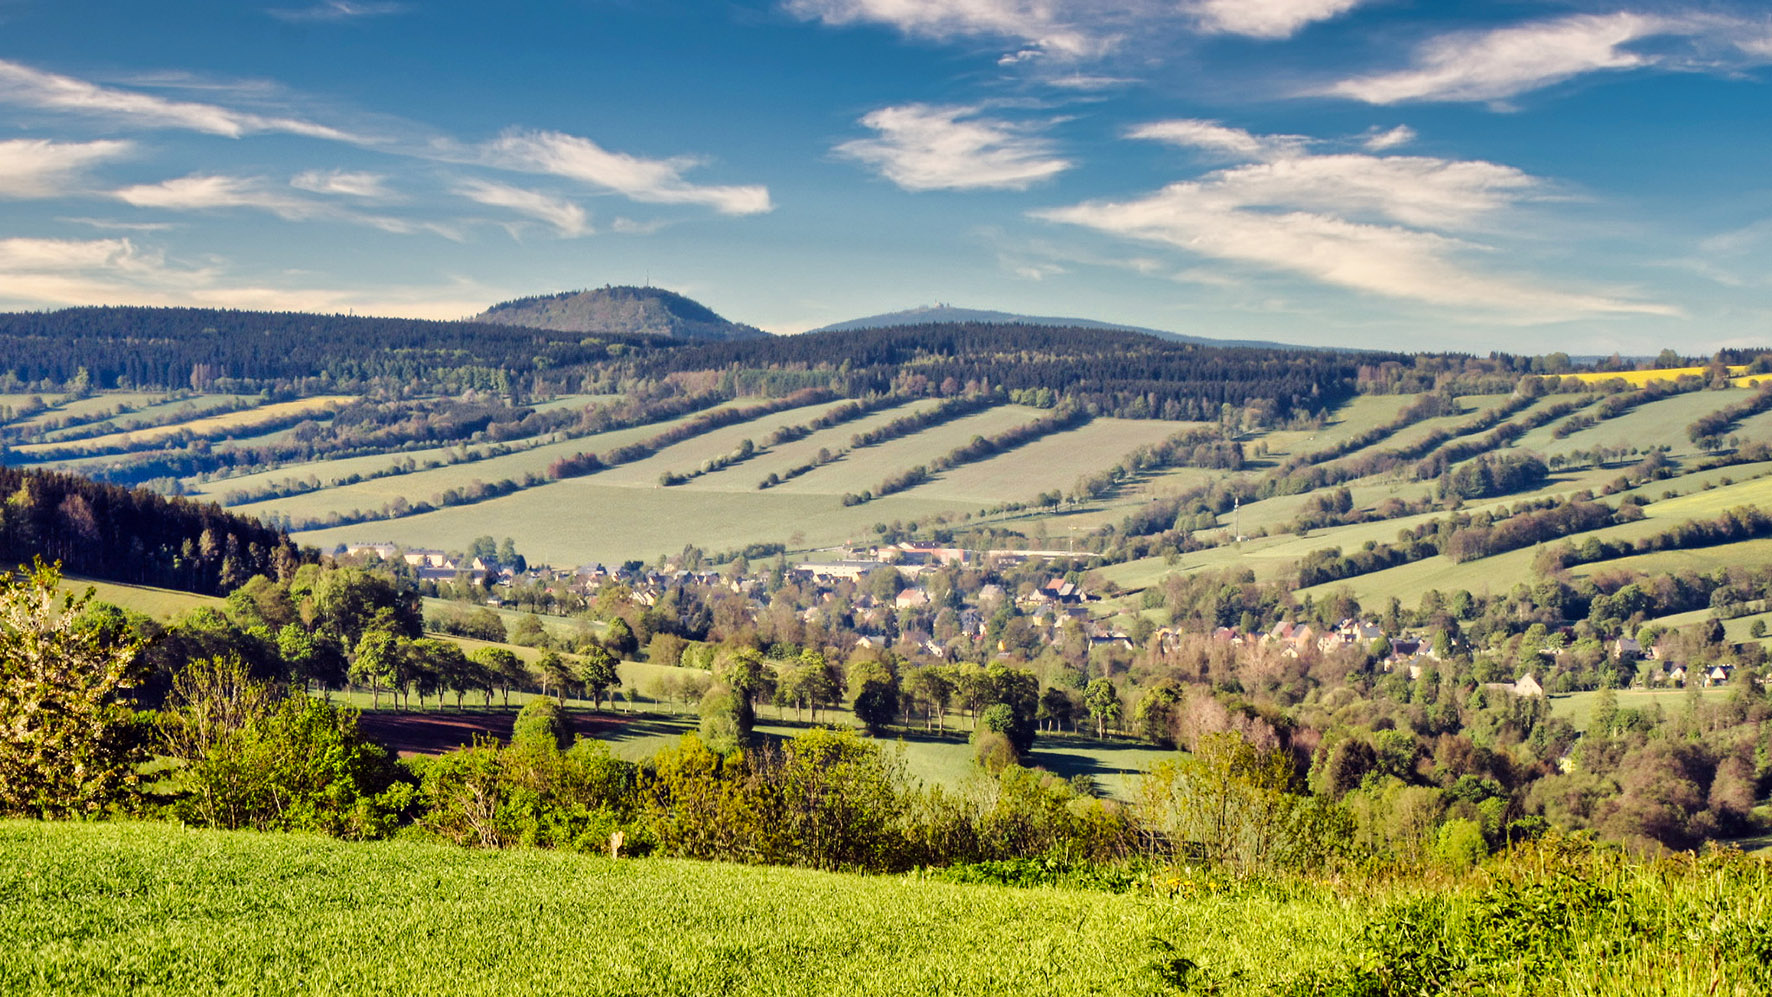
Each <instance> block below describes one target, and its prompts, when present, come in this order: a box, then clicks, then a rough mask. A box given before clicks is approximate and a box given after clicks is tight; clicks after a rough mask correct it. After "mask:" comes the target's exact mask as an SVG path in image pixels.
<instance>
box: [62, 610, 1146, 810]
mask: <svg viewBox="0 0 1772 997" xmlns="http://www.w3.org/2000/svg"><path fill="white" fill-rule="evenodd" d="M63 587H64V589H66V590H70V591H73V592H76V593H78V592H80V591H83V590H85V589H86V588H91V589H92V590H93V592H94V598H95V599H97V600H100V601H102V602H107V603H111V604H113V605H116V606H120V607H122V608H124V609H127V610H130V611H133V612H137V613H141V614H143V615H146V616H148V617H151V618H154V619H157V620H162V621H165V620H169V619H171V618H173V617H175V616H179V615H181V614H184V613H187V612H189V611H190V610H192V609H197V608H210V609H220V608H221V607H222V605H223V603H222V600H220V599H217V598H215V597H212V596H200V595H194V594H191V593H187V592H178V591H174V590H171V589H160V588H153V587H151V586H146V585H119V584H115V583H110V582H102V581H93V580H90V579H83V578H69V579H67V580H66V582H65V583H64V586H63ZM449 605H451V604H450V603H447V602H445V601H443V600H439V599H427V600H425V611H426V612H427V613H430V612H435V611H436V610H437V609H439V608H443V607H447V606H449ZM493 612H495V613H497V614H499V615H500V616H501V617H502V618H503V619H504V620H505V622H506V624H507V626H509V625H514V624H515V623H516V622H517V621H519V620H521V619H523V618H525V617H526V616H527V615H528V614H523V613H518V612H515V611H512V610H498V609H494V610H493ZM539 619H540V620H541V623H542V626H543V627H544V628H545V629H546V630H548V631H549V632H550V633H552V634H553V635H554V636H555V637H556V638H559V637H565V636H569V635H571V634H572V633H574V632H575V631H576V629H578V628H580V627H588V628H590V629H591V631H592V632H593V633H598V634H601V633H602V632H603V631H605V630H606V629H607V624H604V623H594V622H587V621H579V620H573V621H567V620H564V619H562V618H559V617H546V616H544V617H540V618H539ZM432 636H435V637H438V638H440V639H442V640H446V641H449V642H450V643H453V644H456V645H459V646H460V647H461V648H462V649H463V650H464V651H467V652H469V653H472V652H473V651H475V650H477V649H479V648H483V647H499V648H502V649H504V650H507V651H509V652H511V653H512V654H515V655H516V656H517V657H518V658H519V659H520V660H521V661H523V662H524V664H525V665H527V666H529V667H530V668H531V670H532V671H533V668H534V666H535V664H536V662H537V661H538V660H539V659H540V658H541V656H542V654H543V651H542V650H541V649H539V648H535V647H529V646H524V645H520V644H508V643H494V642H490V641H484V640H477V639H474V638H472V637H463V636H459V635H455V634H441V633H438V634H433V635H432ZM617 669H618V673H619V677H620V681H619V683H618V685H617V690H618V691H621V692H623V693H624V695H623V696H622V697H621V698H620V699H617V700H614V701H612V702H610V703H608V704H607V705H605V706H603V707H601V708H599V706H598V705H597V704H595V703H592V702H591V701H589V700H585V699H580V698H577V697H576V696H566V697H564V698H563V702H564V703H565V704H566V707H567V709H568V711H569V712H570V715H572V716H573V717H574V718H575V723H576V726H577V728H578V732H579V733H581V734H583V735H584V736H586V737H588V738H591V739H593V740H599V741H603V742H605V743H607V744H608V745H609V746H610V748H611V750H612V751H613V752H614V753H615V754H616V756H617V757H620V758H624V759H626V760H628V761H634V762H638V761H642V760H645V759H647V758H650V757H652V756H653V755H655V754H656V753H657V752H658V751H660V750H661V749H664V748H667V747H671V746H673V745H674V744H676V742H677V741H678V739H679V738H681V737H682V736H683V735H684V734H687V733H693V732H694V731H695V730H696V727H697V724H698V722H699V721H698V717H697V716H696V712H695V703H694V702H693V701H692V700H689V699H680V698H673V697H672V695H671V693H670V691H669V688H670V687H669V685H668V684H667V683H668V682H682V681H684V680H685V679H688V678H691V677H695V676H699V677H700V678H701V679H702V684H703V685H704V686H705V685H708V684H711V682H712V675H711V674H710V673H709V672H707V671H706V670H703V669H695V668H687V667H677V666H671V665H661V664H655V663H652V662H647V661H636V660H624V661H621V662H620V663H619V664H618V665H617ZM326 696H327V698H328V699H331V700H334V701H337V702H339V703H342V704H346V705H349V706H351V707H353V708H355V709H358V710H363V711H365V713H366V716H367V718H368V720H367V722H368V724H369V726H370V727H372V728H373V729H375V730H376V731H377V732H378V733H382V734H383V735H384V736H388V737H397V738H401V739H403V741H402V744H404V745H405V747H403V748H402V749H401V750H403V751H408V752H422V753H439V752H443V751H448V750H451V749H454V748H457V747H460V746H463V745H466V744H470V743H472V740H473V737H474V735H475V733H476V732H477V731H487V732H490V733H492V734H493V735H494V736H500V737H505V738H508V737H509V732H510V721H511V718H512V717H514V716H515V714H516V711H517V710H519V709H520V708H521V707H523V706H524V705H525V704H527V703H529V702H531V701H534V700H536V699H547V698H549V696H548V695H546V694H542V693H534V692H527V691H521V690H519V691H515V692H513V693H511V694H510V696H509V697H508V702H507V697H505V696H502V695H496V694H495V696H494V699H493V702H492V703H491V704H490V705H487V704H486V703H485V701H484V699H483V697H482V696H480V695H479V694H477V693H476V694H469V695H468V696H467V697H466V699H465V700H464V701H463V702H462V703H461V704H460V705H457V704H456V702H455V700H454V699H453V698H450V699H448V701H447V703H446V701H445V697H444V696H442V695H433V697H432V698H433V699H434V700H435V702H434V703H432V704H426V706H425V707H421V708H420V709H418V710H411V709H402V708H397V707H396V706H395V705H394V703H393V701H392V698H391V697H389V696H386V695H383V696H371V695H370V694H369V693H367V692H363V691H361V690H358V691H342V692H341V691H336V690H335V691H332V692H328V693H326ZM819 723H820V724H834V725H836V726H840V727H854V728H859V727H860V726H861V725H860V723H859V721H857V720H856V719H855V717H854V715H853V714H852V713H851V712H850V711H849V710H847V709H843V708H832V709H826V710H821V711H820V719H819ZM809 726H811V724H810V723H809V722H808V721H806V720H805V719H804V718H803V717H802V716H801V714H800V713H799V712H798V711H795V710H793V709H792V708H787V707H765V708H763V710H762V715H761V716H760V718H759V724H758V726H757V728H756V729H757V732H758V733H759V734H760V735H761V736H762V737H764V738H765V739H776V740H780V739H785V738H790V737H793V736H794V735H795V734H797V733H800V732H802V731H804V730H805V729H807V728H808V727H809ZM972 729H973V722H972V721H969V720H968V719H967V718H965V717H964V716H962V715H961V714H960V713H959V712H958V711H956V712H954V713H953V714H951V715H949V716H948V717H946V718H945V722H944V725H943V726H942V728H940V729H939V730H937V731H936V732H934V733H928V732H925V731H923V730H922V729H920V728H919V729H915V730H906V731H905V732H903V734H902V736H900V737H899V738H898V739H897V740H896V741H895V742H894V744H895V750H899V751H902V752H903V757H904V761H905V765H906V768H907V771H908V772H909V774H910V775H911V776H912V777H914V778H917V779H921V780H923V781H925V782H927V783H930V784H940V785H945V786H949V787H957V786H959V785H960V784H961V783H963V782H964V781H965V780H966V778H968V777H969V776H970V775H971V774H972V772H973V770H974V768H975V763H974V760H973V749H972V746H971V744H970V743H968V740H967V738H968V736H969V735H970V733H971V732H972ZM1171 755H1172V752H1170V751H1167V750H1165V749H1161V748H1155V747H1152V746H1149V745H1146V744H1142V743H1140V742H1138V741H1134V740H1130V739H1124V738H1122V739H1107V740H1102V739H1097V738H1094V737H1089V736H1083V735H1079V734H1076V733H1075V732H1073V733H1072V735H1070V736H1054V737H1051V738H1049V739H1045V740H1042V741H1041V742H1040V743H1039V744H1038V745H1037V746H1036V748H1035V750H1034V751H1033V752H1032V754H1031V757H1032V759H1033V761H1034V763H1035V764H1038V765H1040V766H1041V767H1042V768H1045V769H1047V770H1049V771H1052V772H1056V773H1058V774H1059V775H1061V776H1063V777H1065V778H1071V777H1074V776H1084V777H1087V778H1089V779H1091V780H1093V782H1094V784H1095V787H1096V789H1097V791H1099V792H1101V793H1103V794H1104V795H1106V796H1108V797H1110V798H1114V799H1120V800H1129V799H1131V798H1132V796H1133V794H1134V790H1135V787H1134V781H1135V779H1136V778H1137V776H1138V775H1139V774H1140V773H1142V772H1144V771H1145V770H1147V769H1149V767H1150V766H1151V765H1153V764H1155V763H1156V762H1158V761H1161V760H1163V759H1165V758H1169V757H1171Z"/></svg>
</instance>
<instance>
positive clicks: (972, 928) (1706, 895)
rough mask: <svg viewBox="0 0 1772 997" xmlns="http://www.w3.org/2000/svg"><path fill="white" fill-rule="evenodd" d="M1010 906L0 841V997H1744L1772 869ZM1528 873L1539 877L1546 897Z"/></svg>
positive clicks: (55, 838) (1685, 869) (592, 871)
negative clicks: (1414, 996)
mask: <svg viewBox="0 0 1772 997" xmlns="http://www.w3.org/2000/svg"><path fill="white" fill-rule="evenodd" d="M1542 854H1543V855H1544V857H1543V858H1541V859H1539V860H1538V861H1537V862H1536V863H1535V862H1534V860H1533V859H1532V858H1531V857H1530V856H1528V857H1526V858H1525V859H1522V860H1518V861H1516V862H1514V863H1511V864H1507V865H1493V866H1491V867H1489V868H1486V869H1483V870H1480V871H1477V872H1475V873H1470V874H1465V875H1463V876H1453V875H1442V876H1439V877H1429V878H1404V877H1400V876H1393V877H1386V876H1383V875H1377V876H1374V877H1372V878H1369V879H1361V880H1356V881H1350V882H1336V881H1332V880H1313V879H1308V878H1297V877H1294V878H1283V879H1277V880H1262V879H1253V880H1239V879H1235V878H1231V877H1227V876H1224V875H1222V874H1219V875H1213V874H1209V873H1202V872H1200V871H1198V870H1193V869H1175V870H1169V871H1164V872H1161V873H1156V874H1151V875H1149V878H1145V879H1137V880H1133V881H1132V882H1131V883H1129V884H1128V888H1127V889H1124V890H1123V891H1122V892H1118V893H1110V892H1106V891H1086V890H1079V889H1070V888H1064V887H1041V888H1023V889H1016V888H1011V887H1004V886H995V885H984V884H960V883H954V882H947V881H942V880H940V879H937V878H934V877H931V876H929V875H927V874H924V873H911V874H907V875H899V876H858V875H852V874H846V873H836V872H817V871H811V870H806V869H794V868H784V867H758V866H741V865H725V864H717V863H704V862H691V861H684V860H677V859H662V858H638V859H636V858H620V859H616V858H610V857H607V856H603V855H589V854H572V853H563V852H550V851H542V850H533V849H516V850H510V851H503V852H494V851H475V850H467V849H461V848H457V847H455V846H451V845H444V844H437V843H432V842H429V841H426V840H420V839H419V838H417V837H416V836H414V837H409V838H407V839H405V840H399V839H397V840H394V841H384V842H368V843H354V842H343V841H336V840H332V839H327V838H321V837H315V836H309V835H302V834H274V833H254V832H225V831H205V830H193V829H186V828H182V827H178V826H174V825H170V824H149V823H132V822H114V823H63V824H52V823H33V822H25V821H7V822H0V897H4V898H5V899H6V902H5V903H4V904H0V950H4V951H5V952H6V953H7V958H5V959H4V960H0V993H4V994H81V995H88V994H90V995H109V994H118V995H121V994H129V995H139V994H151V995H164V997H180V995H187V994H193V995H194V994H205V995H208V994H227V995H232V994H270V993H279V994H281V993H315V994H338V995H394V994H401V995H404V994H415V993H424V994H449V995H454V994H462V995H505V994H562V995H564V994H572V995H578V994H610V995H642V994H644V995H698V997H701V995H710V994H722V995H725V994H733V995H770V997H790V995H801V994H806V995H815V994H816V995H825V994H844V995H857V997H871V995H894V997H897V995H911V994H1004V995H1022V994H1027V995H1039V997H1048V995H1052V994H1131V995H1144V994H1165V993H1207V994H1222V995H1255V994H1331V993H1334V994H1348V995H1379V994H1391V993H1395V994H1403V993H1424V994H1425V993H1436V994H1437V993H1495V994H1512V995H1521V997H1527V995H1550V994H1556V995H1601V994H1604V995H1618V997H1639V995H1650V994H1654V995H1673V997H1696V995H1700V994H1702V995H1706V997H1747V995H1753V994H1763V993H1764V992H1765V990H1764V988H1765V986H1766V984H1767V982H1768V972H1767V968H1766V964H1765V958H1764V955H1763V954H1762V953H1763V952H1764V949H1765V948H1766V946H1767V945H1768V937H1767V932H1766V928H1765V925H1766V924H1767V923H1768V921H1769V919H1772V888H1769V887H1772V866H1768V865H1767V863H1765V862H1763V861H1760V860H1756V859H1752V858H1718V859H1710V860H1691V859H1672V860H1664V861H1662V862H1657V863H1648V862H1643V863H1632V862H1623V861H1619V860H1617V859H1608V858H1606V857H1604V856H1601V857H1596V858H1593V859H1587V860H1585V861H1584V860H1579V859H1578V860H1575V861H1574V862H1570V861H1569V860H1560V861H1559V860H1558V859H1557V857H1556V853H1554V852H1547V853H1542ZM1535 866H1536V867H1535Z"/></svg>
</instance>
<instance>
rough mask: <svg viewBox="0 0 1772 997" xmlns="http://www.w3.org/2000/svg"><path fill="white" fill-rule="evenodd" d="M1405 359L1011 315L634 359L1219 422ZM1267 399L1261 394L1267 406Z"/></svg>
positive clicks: (1281, 406) (682, 368)
mask: <svg viewBox="0 0 1772 997" xmlns="http://www.w3.org/2000/svg"><path fill="white" fill-rule="evenodd" d="M1387 361H1398V362H1402V363H1407V362H1408V358H1406V357H1402V356H1400V355H1398V356H1392V355H1388V354H1341V353H1331V352H1325V351H1318V350H1288V349H1256V348H1249V347H1214V346H1202V345H1199V344H1193V343H1177V342H1170V341H1167V340H1162V339H1158V338H1156V337H1154V336H1148V335H1144V334H1142V333H1136V332H1126V331H1120V330H1113V329H1091V328H1080V327H1057V326H1034V325H1023V324H1018V323H1007V324H1005V323H983V322H968V323H933V324H928V325H912V326H895V327H891V328H879V329H853V330H836V331H831V332H816V333H805V334H802V335H799V336H777V337H772V338H769V339H757V340H745V341H741V342H731V343H712V344H708V345H705V346H694V347H689V348H685V349H680V350H672V351H670V352H668V353H657V354H652V355H649V356H645V357H642V358H640V359H639V360H637V361H635V363H636V365H637V367H639V368H640V369H641V370H643V371H645V372H647V373H650V374H653V375H655V376H656V375H663V374H669V373H681V372H689V371H725V370H729V369H732V368H737V369H740V370H764V371H776V372H798V371H806V372H816V371H829V372H833V373H837V374H839V375H841V377H842V379H843V380H844V381H845V382H846V383H845V384H844V385H843V387H844V388H845V389H846V390H848V391H850V392H851V393H855V394H863V393H867V392H885V391H900V392H909V393H912V394H921V393H924V392H925V391H930V390H933V391H936V392H939V393H944V394H952V393H957V392H959V391H962V390H968V389H978V388H991V389H995V388H1001V389H1003V390H1005V391H1007V392H1009V393H1010V394H1011V395H1012V396H1014V397H1017V398H1020V399H1023V400H1027V401H1029V402H1032V403H1036V404H1039V403H1045V404H1052V403H1053V402H1054V401H1055V400H1070V401H1073V402H1076V403H1078V404H1081V405H1085V406H1089V407H1091V408H1093V409H1094V410H1096V411H1098V412H1100V413H1103V414H1111V415H1122V416H1129V417H1135V418H1162V419H1217V418H1218V416H1219V413H1220V409H1221V407H1222V406H1224V405H1227V404H1228V405H1232V406H1237V407H1242V406H1245V405H1248V404H1251V403H1265V404H1271V406H1272V408H1273V415H1275V416H1278V417H1280V418H1285V417H1287V416H1290V415H1292V414H1295V413H1300V412H1306V413H1310V412H1317V411H1321V410H1322V409H1323V408H1325V407H1326V406H1330V405H1334V404H1337V403H1339V402H1341V401H1343V400H1345V399H1346V398H1348V397H1350V396H1351V395H1353V394H1354V392H1355V386H1356V380H1357V378H1358V376H1359V373H1360V368H1361V365H1362V364H1366V365H1375V364H1381V363H1384V362H1387ZM1264 400H1265V402H1264Z"/></svg>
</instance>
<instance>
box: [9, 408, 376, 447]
mask: <svg viewBox="0 0 1772 997" xmlns="http://www.w3.org/2000/svg"><path fill="white" fill-rule="evenodd" d="M349 401H351V397H350V396H348V395H319V396H315V397H313V398H302V399H299V400H297V401H293V402H276V403H274V404H271V405H259V406H257V407H254V408H248V409H242V410H240V411H238V412H223V413H221V414H219V415H199V416H198V418H195V419H190V420H188V421H184V422H176V423H168V424H166V425H161V426H151V427H148V428H146V429H138V430H135V431H133V432H119V433H112V434H109V435H106V436H95V437H92V438H91V439H85V440H73V441H70V442H68V443H65V444H58V443H37V444H27V445H25V446H21V447H19V448H18V452H19V453H22V454H29V455H31V456H34V457H41V458H54V457H55V456H56V455H57V454H59V453H64V452H68V451H73V450H107V449H116V448H119V447H123V446H126V445H128V444H130V443H132V442H133V443H146V442H151V441H153V440H160V439H165V438H167V437H171V436H176V435H178V434H179V433H182V432H185V431H187V430H189V431H190V432H192V433H194V434H196V435H197V436H214V435H217V434H222V433H232V432H239V433H249V432H251V431H252V430H253V428H254V427H257V426H261V425H263V424H265V423H267V422H272V421H275V420H278V419H283V418H287V417H289V416H291V415H298V414H302V413H315V414H318V413H321V412H327V411H330V410H332V409H334V408H337V407H338V406H340V405H343V404H345V403H346V402H349Z"/></svg>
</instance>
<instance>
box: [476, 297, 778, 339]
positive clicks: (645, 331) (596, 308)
mask: <svg viewBox="0 0 1772 997" xmlns="http://www.w3.org/2000/svg"><path fill="white" fill-rule="evenodd" d="M474 320H475V321H478V322H496V323H500V324H510V325H523V326H530V327H532V328H537V329H555V330H560V331H564V332H581V333H582V332H589V333H615V334H627V335H648V336H665V337H669V338H671V339H692V340H726V339H756V338H758V337H764V336H768V335H769V334H768V333H766V332H764V331H763V330H761V329H759V328H757V327H755V326H750V325H745V324H743V323H741V322H732V321H729V320H727V319H725V318H722V317H721V316H720V315H719V314H717V313H716V312H715V311H714V310H713V309H712V308H709V307H708V306H706V305H704V304H702V303H701V302H699V301H695V300H692V299H690V298H686V297H684V296H683V295H681V294H677V293H675V292H674V291H667V290H664V289H663V288H658V287H599V288H595V289H592V290H589V291H563V292H561V293H559V294H548V295H541V296H538V297H533V298H519V299H517V300H516V301H506V302H503V303H500V304H496V305H493V306H492V307H491V308H488V309H487V310H486V311H484V312H482V313H480V314H479V315H476V316H475V317H474Z"/></svg>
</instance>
